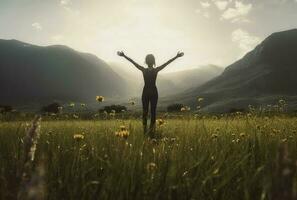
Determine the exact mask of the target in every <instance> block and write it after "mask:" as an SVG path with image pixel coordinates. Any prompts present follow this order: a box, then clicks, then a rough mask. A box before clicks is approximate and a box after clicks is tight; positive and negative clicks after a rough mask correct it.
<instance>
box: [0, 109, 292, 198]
mask: <svg viewBox="0 0 297 200" xmlns="http://www.w3.org/2000/svg"><path fill="white" fill-rule="evenodd" d="M164 121H165V124H162V125H158V127H157V132H156V134H155V138H154V139H151V138H149V137H145V136H144V135H143V133H142V126H141V120H140V119H138V120H137V119H131V120H116V119H111V120H93V121H82V120H79V119H78V120H67V121H59V120H46V121H45V120H42V121H41V122H40V129H39V130H38V129H37V130H36V131H35V132H36V133H39V135H40V137H39V139H36V140H35V141H36V142H37V146H36V148H31V149H29V152H28V149H27V150H26V145H28V144H27V141H26V139H24V137H25V135H26V133H27V132H29V131H28V129H29V128H30V126H31V124H32V123H31V122H24V121H19V122H18V121H13V122H1V123H0V199H15V198H16V197H17V195H19V197H20V196H23V197H26V198H33V199H34V198H35V199H42V198H44V199H100V200H101V199H102V200H103V199H127V200H128V199H177V200H180V199H197V200H198V199H206V200H207V199H225V200H233V199H234V200H239V199H246V200H247V199H251V200H255V199H289V198H290V197H291V198H292V199H293V198H296V193H297V189H296V188H297V175H296V173H295V172H296V164H297V163H296V161H297V153H296V152H297V133H296V130H297V118H295V117H286V116H282V115H279V116H270V117H256V116H253V115H241V114H238V115H233V116H229V117H221V118H218V117H206V118H202V117H201V118H199V119H195V118H194V117H189V116H187V117H180V118H179V119H177V118H176V119H166V118H165V119H164ZM121 126H122V127H121ZM123 126H125V127H123ZM121 129H122V130H125V131H123V132H120V133H118V134H117V135H118V136H116V134H115V133H116V132H117V131H120V130H121ZM121 133H125V134H124V135H121ZM121 136H123V137H121ZM32 137H33V136H32ZM35 150H36V151H35ZM34 152H35V156H33V157H32V154H34ZM30 153H31V154H30ZM28 154H29V156H28ZM26 157H29V158H30V159H32V160H27V161H24V159H25V160H26ZM24 162H26V164H24ZM24 173H26V176H23V177H22V176H21V175H20V174H24ZM21 191H23V193H22V192H21ZM24 191H25V192H24Z"/></svg>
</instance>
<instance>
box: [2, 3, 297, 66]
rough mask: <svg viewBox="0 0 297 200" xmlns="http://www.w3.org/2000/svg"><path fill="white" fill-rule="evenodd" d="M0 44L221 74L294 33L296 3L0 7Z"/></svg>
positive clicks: (53, 4)
mask: <svg viewBox="0 0 297 200" xmlns="http://www.w3.org/2000/svg"><path fill="white" fill-rule="evenodd" d="M0 27H1V28H0V39H17V40H21V41H24V42H28V43H32V44H36V45H44V46H47V45H54V44H62V45H67V46H69V47H71V48H74V49H76V50H78V51H83V52H89V53H92V54H95V55H96V56H98V57H99V58H101V59H103V60H105V61H106V62H108V63H120V64H123V66H127V64H128V63H127V62H126V61H124V60H123V59H122V58H120V57H118V56H117V55H116V52H117V51H118V50H123V51H124V52H125V54H127V55H128V56H130V57H131V58H133V59H134V60H135V61H137V62H138V63H139V64H142V65H144V58H145V56H146V55H147V54H149V53H153V54H154V55H155V57H156V62H157V65H160V64H162V63H163V62H165V61H167V60H168V59H170V58H171V57H173V56H175V55H176V53H177V52H178V51H183V52H184V53H185V56H184V57H183V58H181V59H179V60H178V61H176V62H175V63H173V64H172V66H171V67H169V68H168V69H167V71H178V70H184V69H188V68H194V67H199V66H203V65H207V64H215V65H219V66H222V67H226V66H228V65H230V64H232V63H233V62H235V61H236V60H238V59H239V58H240V57H242V56H243V55H244V54H245V53H247V52H248V51H250V50H252V49H253V48H254V47H255V46H256V45H257V44H259V43H260V42H261V41H262V40H264V39H265V38H266V37H267V36H269V35H270V34H272V33H273V32H278V31H283V30H288V29H293V28H296V27H297V0H0Z"/></svg>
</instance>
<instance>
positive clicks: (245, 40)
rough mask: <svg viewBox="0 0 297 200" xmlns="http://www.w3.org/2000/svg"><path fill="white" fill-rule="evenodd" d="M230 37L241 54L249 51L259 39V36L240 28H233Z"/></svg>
mask: <svg viewBox="0 0 297 200" xmlns="http://www.w3.org/2000/svg"><path fill="white" fill-rule="evenodd" d="M231 38H232V42H235V43H237V44H238V46H239V48H240V49H241V51H242V54H241V55H243V54H245V53H247V52H249V51H251V50H252V49H253V48H255V46H256V45H258V44H259V43H260V41H261V40H260V38H259V37H256V36H252V35H250V33H248V32H247V31H245V30H242V29H236V30H234V31H233V32H232V34H231Z"/></svg>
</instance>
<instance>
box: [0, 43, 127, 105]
mask: <svg viewBox="0 0 297 200" xmlns="http://www.w3.org/2000/svg"><path fill="white" fill-rule="evenodd" d="M0 91H1V94H0V97H1V98H0V103H2V104H26V103H32V102H36V103H42V102H51V101H53V100H61V101H88V100H91V99H92V100H93V99H94V98H95V96H96V95H104V96H119V95H123V94H125V91H126V82H125V81H124V80H123V79H122V78H121V77H120V76H118V74H116V73H115V72H114V71H112V69H111V68H110V67H109V66H108V65H107V64H106V63H105V62H104V61H102V60H100V59H98V58H97V57H96V56H94V55H91V54H86V53H80V52H77V51H74V50H73V49H70V48H68V47H66V46H48V47H40V46H35V45H30V44H27V43H23V42H20V41H16V40H0Z"/></svg>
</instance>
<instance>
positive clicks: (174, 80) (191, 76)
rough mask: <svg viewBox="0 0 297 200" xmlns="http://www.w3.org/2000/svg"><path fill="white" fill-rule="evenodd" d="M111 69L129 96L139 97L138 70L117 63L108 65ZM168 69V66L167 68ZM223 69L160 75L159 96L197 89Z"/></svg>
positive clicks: (196, 69)
mask: <svg viewBox="0 0 297 200" xmlns="http://www.w3.org/2000/svg"><path fill="white" fill-rule="evenodd" d="M110 66H111V67H112V69H113V70H114V71H115V72H117V73H118V74H119V76H121V77H122V78H124V79H125V80H126V81H127V82H128V84H129V88H130V90H129V91H130V92H131V95H132V96H133V95H135V96H140V95H141V91H142V88H143V77H142V74H141V72H140V71H139V70H137V69H136V68H134V67H133V66H128V67H126V66H122V65H121V64H118V63H110ZM169 67H170V66H169ZM222 71H223V68H220V67H217V66H215V65H207V66H201V67H197V68H195V69H189V70H183V71H178V72H169V73H162V72H161V73H160V74H159V75H158V78H157V86H158V91H159V95H160V96H166V95H173V94H176V93H180V92H182V91H184V90H187V89H190V88H192V87H197V86H200V85H202V84H203V83H205V82H207V81H209V80H211V79H212V78H214V77H216V76H218V75H220V74H221V72H222Z"/></svg>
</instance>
